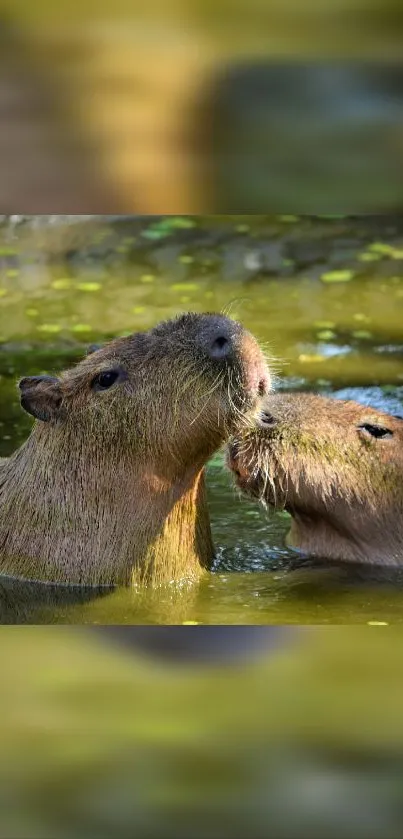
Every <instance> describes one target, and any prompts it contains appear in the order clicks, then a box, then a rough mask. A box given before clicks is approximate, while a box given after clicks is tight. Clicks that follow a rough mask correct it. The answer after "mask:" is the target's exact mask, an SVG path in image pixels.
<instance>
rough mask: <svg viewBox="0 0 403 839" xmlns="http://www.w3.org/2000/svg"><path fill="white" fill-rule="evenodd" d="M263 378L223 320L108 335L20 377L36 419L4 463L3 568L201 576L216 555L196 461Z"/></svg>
mask: <svg viewBox="0 0 403 839" xmlns="http://www.w3.org/2000/svg"><path fill="white" fill-rule="evenodd" d="M269 387H270V374H269V370H268V368H267V365H266V362H265V359H264V357H263V354H262V352H261V351H260V349H259V347H258V344H257V343H256V341H255V339H254V338H253V337H252V336H251V335H250V334H249V333H248V332H247V331H246V330H244V329H243V327H242V326H240V324H238V323H235V322H234V321H231V320H229V319H228V318H226V317H223V316H221V315H196V314H186V315H182V316H180V317H178V318H176V319H174V320H172V321H167V322H164V323H161V324H159V325H158V326H156V327H155V328H154V329H151V330H150V331H149V332H144V333H136V334H133V335H131V336H129V337H125V338H118V339H116V340H114V341H111V342H110V343H109V344H106V345H105V346H104V347H101V348H99V349H97V350H96V351H94V352H92V353H90V354H88V355H87V357H86V358H84V359H83V360H82V361H81V362H80V363H79V364H78V365H77V366H76V367H74V368H72V369H71V370H68V371H66V372H64V373H63V374H62V375H61V376H60V378H54V377H50V376H33V377H28V378H24V379H22V380H21V381H20V383H19V388H20V393H21V404H22V406H23V408H24V409H25V410H26V411H28V412H29V413H30V414H32V415H33V416H34V417H35V419H36V423H35V425H34V428H33V430H32V433H31V435H30V437H29V438H28V440H27V441H26V443H25V444H24V445H23V446H22V447H21V448H20V449H19V450H18V451H16V452H15V453H14V454H13V455H12V456H11V457H10V458H8V459H6V460H3V461H1V463H0V573H3V574H9V575H12V576H17V577H23V578H25V579H35V580H44V581H51V582H62V583H70V584H79V585H88V584H90V585H103V584H106V585H109V584H126V585H130V584H136V583H137V582H139V581H143V580H144V581H151V582H157V583H159V582H166V581H171V580H174V579H176V580H178V579H186V578H189V579H191V578H193V579H194V578H197V577H198V576H199V575H200V573H201V572H202V570H203V568H209V566H210V565H211V562H212V558H213V545H212V541H211V533H210V524H209V516H208V511H207V507H206V499H205V485H204V474H203V467H204V465H205V463H206V461H207V460H208V458H209V457H210V456H211V455H212V454H213V452H214V451H215V450H216V449H217V448H218V447H219V446H220V445H221V444H222V443H223V442H224V440H225V439H226V437H227V436H228V435H229V434H230V433H231V432H232V431H233V430H234V427H235V422H236V420H237V418H238V420H239V416H240V415H241V416H243V415H244V414H245V413H247V412H248V410H250V409H251V408H253V407H254V406H255V405H256V404H257V402H258V401H259V399H260V398H261V395H262V394H264V393H265V392H267V390H268V389H269Z"/></svg>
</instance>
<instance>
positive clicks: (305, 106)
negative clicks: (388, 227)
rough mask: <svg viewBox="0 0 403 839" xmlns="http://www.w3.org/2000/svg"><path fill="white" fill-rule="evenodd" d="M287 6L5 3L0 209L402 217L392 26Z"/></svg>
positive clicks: (386, 13)
mask: <svg viewBox="0 0 403 839" xmlns="http://www.w3.org/2000/svg"><path fill="white" fill-rule="evenodd" d="M294 5H295V4H293V3H291V4H289V8H288V11H287V14H288V23H289V32H288V39H287V37H285V34H284V33H285V32H287V27H286V24H287V20H286V15H285V13H284V11H283V12H281V10H280V7H279V5H278V4H277V3H272V4H271V10H270V12H268V10H267V9H265V7H264V6H263V4H261V3H259V2H258V0H255V2H254V3H253V4H252V8H251V9H250V10H249V15H248V21H247V24H248V25H247V27H246V26H245V25H246V21H245V20H244V17H243V15H242V14H241V11H240V9H239V8H238V7H235V10H233V11H231V13H230V11H229V9H227V11H226V9H225V8H224V7H223V8H221V9H218V10H216V11H215V13H214V12H213V9H212V8H210V5H209V4H207V7H206V9H204V10H203V9H202V8H201V7H199V4H197V3H191V4H190V5H189V6H188V7H184V5H183V3H180V2H177V3H174V4H172V3H171V2H170V3H168V5H166V6H162V5H161V4H158V3H155V2H154V3H153V4H151V6H150V8H149V9H148V10H147V9H144V8H142V4H140V5H138V7H136V15H134V13H133V12H132V11H129V10H128V9H127V8H126V7H125V4H124V3H123V2H122V1H121V2H120V3H118V5H117V7H116V10H114V11H112V10H110V9H108V10H107V9H105V8H102V7H101V8H100V10H99V12H98V17H94V16H93V12H92V14H91V13H90V11H89V9H88V8H87V6H86V4H85V3H84V5H83V7H82V8H81V9H80V10H78V9H76V7H75V6H74V5H73V7H72V8H71V15H69V14H68V9H67V7H66V8H64V4H63V3H61V5H60V6H59V5H58V16H57V15H56V16H55V13H54V12H53V14H52V7H51V6H49V4H46V2H45V0H43V2H42V3H40V4H39V5H38V6H37V7H36V12H35V14H33V13H32V10H31V9H30V7H29V6H28V4H27V3H26V2H24V0H19V2H18V3H17V4H16V5H15V6H13V7H11V6H10V8H9V10H8V18H7V20H5V21H3V23H2V24H1V27H0V46H1V53H0V68H1V76H0V78H1V81H0V152H1V153H0V213H94V212H95V213H126V212H128V213H131V212H139V211H140V212H145V213H152V214H153V213H200V212H225V213H228V212H232V213H245V212H246V213H259V212H267V211H275V212H296V213H313V212H314V213H329V214H337V213H346V212H347V213H376V212H379V213H382V212H396V211H399V210H401V209H402V206H403V163H402V161H403V69H402V65H401V63H400V60H399V59H398V58H395V59H394V58H393V57H394V56H395V55H399V53H397V51H396V49H395V48H394V42H395V41H396V40H398V37H399V31H400V30H399V27H400V29H402V28H403V27H402V26H401V24H400V20H399V15H398V14H397V12H396V10H395V12H394V13H395V18H396V16H397V19H395V18H393V9H392V8H389V6H388V4H387V5H386V7H385V8H384V10H383V12H382V13H381V10H380V9H377V7H376V6H374V5H373V4H372V5H371V7H369V4H367V5H366V4H365V3H364V4H362V7H361V8H358V7H357V8H356V9H346V8H345V6H344V4H343V3H341V0H338V2H336V0H333V3H330V4H328V5H329V10H328V12H327V13H325V12H324V9H323V8H322V5H323V4H321V3H317V4H313V6H315V5H316V7H320V8H316V9H315V8H313V6H312V8H311V9H310V7H308V8H307V19H306V21H305V25H304V24H303V22H302V21H300V29H298V25H299V24H298V20H299V17H298V10H297V9H296V8H294ZM308 12H310V14H308ZM354 12H355V14H354ZM227 16H228V17H229V18H230V24H231V25H230V27H229V28H228V27H225V26H224V25H223V24H224V22H225V21H226V19H227ZM343 19H344V21H345V26H344V29H343ZM309 21H310V22H309ZM365 21H367V24H368V25H367V27H365V26H364V25H363V24H364V23H365ZM262 27H263V28H262ZM354 31H356V34H357V37H356V40H355V42H354V40H353V38H352V33H353V32H354ZM265 32H267V33H269V34H267V35H266V36H264V34H262V33H265ZM342 32H344V39H343V38H341V36H340V33H342ZM369 32H372V34H373V38H372V41H371V38H369V35H368V33H369ZM338 33H339V35H338ZM338 38H339V41H338ZM337 43H339V47H338V48H337V46H335V44H337ZM353 43H355V44H356V47H355V49H352V46H351V45H352V44H353ZM346 45H347V49H346ZM349 45H350V47H349ZM343 47H344V49H343Z"/></svg>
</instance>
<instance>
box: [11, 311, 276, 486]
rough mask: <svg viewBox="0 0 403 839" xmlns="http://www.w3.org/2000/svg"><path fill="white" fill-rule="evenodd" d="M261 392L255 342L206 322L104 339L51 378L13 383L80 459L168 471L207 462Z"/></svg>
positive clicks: (238, 329)
mask: <svg viewBox="0 0 403 839" xmlns="http://www.w3.org/2000/svg"><path fill="white" fill-rule="evenodd" d="M269 386H270V378H269V372H268V369H267V367H266V364H265V361H264V358H263V355H262V353H261V351H260V349H259V347H258V345H257V343H256V341H255V339H254V338H253V337H252V336H251V335H250V334H249V333H248V332H247V331H246V330H244V329H243V327H242V326H240V324H238V323H235V322H233V321H231V320H229V319H228V318H226V317H223V316H220V315H207V314H206V315H197V314H186V315H183V316H181V317H178V318H177V319H175V320H172V321H167V322H165V323H161V324H159V325H158V326H156V327H155V328H154V329H151V330H150V331H149V332H144V333H136V334H133V335H130V336H129V337H125V338H118V339H116V340H114V341H111V342H110V343H109V344H107V345H106V346H105V347H101V348H98V349H96V348H95V350H94V351H93V352H90V353H89V354H88V355H87V357H86V358H84V359H83V360H82V361H81V362H80V363H79V364H78V365H77V366H76V367H74V368H73V369H71V370H68V371H67V372H65V373H63V374H62V375H61V376H60V378H53V377H50V376H33V377H28V378H24V379H22V380H21V381H20V383H19V388H20V391H21V404H22V407H23V408H24V409H25V410H26V411H28V412H29V413H30V414H32V415H33V416H34V417H35V418H36V419H37V420H39V421H40V423H42V424H43V423H45V424H46V425H47V427H48V428H49V430H51V429H53V430H54V432H55V434H56V435H57V436H58V437H59V438H61V437H63V435H64V434H68V435H69V437H70V438H71V441H76V445H79V444H81V445H84V446H85V447H86V451H87V454H88V457H90V455H91V452H93V451H94V450H96V452H97V453H98V454H97V457H100V458H102V457H106V456H107V455H108V454H109V453H113V452H117V453H120V452H122V451H123V450H124V451H125V452H126V453H127V455H129V456H131V455H135V457H136V460H137V461H138V462H139V466H140V467H141V466H142V465H143V464H144V461H149V460H150V459H151V460H152V462H153V463H154V464H155V465H156V467H157V469H158V466H159V467H161V466H162V465H163V466H164V468H165V469H166V471H168V472H169V471H170V470H172V469H175V468H176V467H177V466H178V465H179V467H181V466H183V465H185V464H186V463H189V462H195V463H196V462H198V461H199V460H200V459H201V460H204V459H206V457H208V456H209V454H210V453H211V452H212V451H214V449H216V448H217V447H218V446H219V445H220V443H221V442H222V440H223V439H224V437H225V435H227V434H228V433H229V432H230V430H231V429H233V425H234V420H235V418H236V416H237V415H238V414H239V412H241V413H242V412H244V411H247V410H248V409H249V408H250V407H252V406H253V405H254V404H255V403H256V400H257V399H258V398H259V395H262V394H263V393H265V392H266V391H267V390H268V389H269Z"/></svg>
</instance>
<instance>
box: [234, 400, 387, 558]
mask: <svg viewBox="0 0 403 839" xmlns="http://www.w3.org/2000/svg"><path fill="white" fill-rule="evenodd" d="M365 424H367V425H368V424H369V425H371V426H373V425H375V426H380V427H382V428H385V429H389V431H390V432H391V436H388V437H385V438H383V439H382V438H378V439H377V438H374V437H373V436H372V435H371V434H370V433H369V432H368V430H367V429H364V428H362V426H363V425H365ZM228 452H229V454H228V463H229V466H230V468H231V469H232V470H233V471H234V472H235V474H236V480H237V483H238V486H239V487H240V488H241V489H242V490H243V491H245V492H246V493H247V494H249V495H253V496H255V497H258V498H261V499H262V500H263V501H264V502H266V503H267V504H269V505H273V506H274V507H277V508H284V509H286V510H287V511H288V512H289V513H290V514H291V515H292V526H291V531H290V535H289V544H290V545H293V546H295V547H298V548H299V549H301V550H302V551H304V552H305V553H308V554H311V555H313V556H320V557H323V558H329V559H335V560H341V561H350V562H365V563H373V564H378V563H379V564H385V565H395V566H399V565H402V564H403V421H402V419H399V418H397V417H392V416H389V415H388V414H385V413H383V412H381V411H377V410H374V409H372V408H368V407H365V406H363V405H359V404H357V403H355V402H342V401H339V400H337V399H326V398H323V397H320V396H314V395H310V394H294V395H292V394H286V395H283V394H274V395H269V396H268V397H266V398H265V400H264V402H263V410H262V411H261V410H258V412H257V413H256V415H255V418H254V420H253V425H250V424H249V425H245V426H244V427H243V428H242V429H241V431H240V433H239V434H237V436H236V437H234V438H233V439H232V440H231V441H230V444H229V448H228Z"/></svg>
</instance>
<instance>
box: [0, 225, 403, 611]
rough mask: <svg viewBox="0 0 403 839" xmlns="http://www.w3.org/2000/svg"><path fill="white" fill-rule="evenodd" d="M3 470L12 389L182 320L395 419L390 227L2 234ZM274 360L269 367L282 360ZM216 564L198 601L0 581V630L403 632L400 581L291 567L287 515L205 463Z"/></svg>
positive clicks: (189, 595) (397, 304)
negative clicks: (219, 330)
mask: <svg viewBox="0 0 403 839" xmlns="http://www.w3.org/2000/svg"><path fill="white" fill-rule="evenodd" d="M0 234H1V238H0V341H1V343H0V394H1V405H0V438H1V439H0V456H7V455H8V454H10V453H11V452H12V451H13V450H14V449H15V448H16V447H17V446H18V445H20V444H21V442H22V441H23V440H24V439H25V438H26V436H27V434H28V433H29V429H30V426H31V423H30V420H29V418H28V417H27V415H25V414H23V412H22V411H21V409H20V406H19V403H18V399H17V393H16V388H15V381H16V378H17V377H19V376H21V375H27V374H28V375H29V374H33V373H42V372H48V373H51V372H57V371H58V370H60V369H62V368H63V367H65V366H68V365H70V364H72V363H74V362H75V361H76V360H78V359H79V358H80V357H81V356H82V354H83V351H84V348H85V345H86V344H88V343H90V342H92V341H94V340H99V339H105V338H109V337H112V336H114V335H121V334H127V333H130V332H132V331H136V330H144V329H148V328H150V327H151V326H152V325H154V324H155V323H157V322H158V321H160V320H162V319H164V318H167V317H171V316H173V315H175V314H177V313H179V312H182V311H187V310H193V311H197V312H203V311H225V312H227V313H230V314H231V315H232V316H234V317H237V318H239V319H240V320H241V321H242V322H243V323H244V324H245V325H246V326H247V327H248V328H249V329H251V330H252V331H253V332H254V333H255V335H256V336H257V337H258V338H259V339H260V340H261V341H262V342H263V343H264V344H265V345H266V346H267V347H268V349H269V352H270V353H271V354H272V355H273V356H274V358H275V359H276V360H275V368H276V370H277V371H278V374H279V382H278V386H279V387H282V388H286V389H294V390H295V389H302V390H304V389H305V390H306V389H309V390H315V391H318V392H321V393H326V394H328V393H330V394H331V393H335V395H337V396H348V397H351V398H356V399H359V400H362V401H364V402H366V403H367V404H372V405H376V406H377V407H379V408H383V409H385V410H390V411H391V412H396V413H402V406H403V364H402V360H403V328H402V314H403V228H402V223H401V220H399V219H398V220H397V221H396V220H385V221H382V220H371V219H369V220H367V221H362V220H361V221H360V220H357V219H355V220H354V219H350V220H349V219H345V220H340V219H327V220H324V219H322V220H316V221H315V220H314V219H308V218H306V219H298V218H297V217H295V216H283V217H273V216H272V217H263V216H259V217H239V216H237V217H228V216H227V217H204V218H202V219H196V218H188V217H180V218H172V217H169V218H168V219H164V218H162V219H154V218H152V217H149V218H148V219H140V218H139V217H137V218H135V219H127V218H126V219H122V220H121V221H116V220H115V221H108V222H106V220H102V219H100V220H98V221H97V222H94V221H88V222H82V223H81V224H78V225H77V224H72V225H58V224H53V225H46V224H44V223H43V221H42V223H35V224H34V223H32V224H28V225H24V224H21V225H15V226H11V227H10V226H9V225H6V226H4V228H2V230H1V231H0ZM280 360H281V361H280ZM207 476H208V488H209V503H210V511H211V519H212V527H213V535H214V540H215V545H216V549H217V557H216V562H215V569H214V573H213V574H211V575H209V576H208V577H207V578H206V579H205V580H203V581H202V582H201V583H200V584H198V585H197V586H190V587H189V586H181V585H171V586H167V587H165V588H163V589H160V590H157V591H148V590H146V591H144V592H141V593H138V592H136V591H126V590H125V591H120V590H119V591H114V592H103V593H102V596H96V595H95V593H94V592H83V591H79V590H74V589H63V588H61V587H59V588H58V589H55V588H53V587H49V586H38V587H35V586H32V585H27V584H23V583H18V584H16V583H13V582H12V581H11V580H6V579H3V580H2V583H1V585H0V621H1V622H3V623H13V622H28V623H85V624H98V623H122V624H123V623H128V624H130V623H143V624H148V623H150V624H161V623H185V622H197V623H205V624H213V623H214V624H217V623H223V624H225V623H227V624H236V623H239V624H248V623H252V624H253V623H255V624H256V623H278V624H281V623H294V624H301V623H361V622H363V623H367V622H372V621H379V622H386V623H391V622H402V620H403V618H402V616H403V608H402V606H403V586H401V584H399V581H398V580H395V581H393V583H392V584H391V583H387V582H382V584H381V583H380V582H374V581H372V582H371V583H369V582H368V581H367V582H362V581H360V582H357V581H354V580H352V579H351V578H350V577H348V576H346V575H344V574H343V573H338V572H336V573H333V572H330V573H329V572H328V571H327V570H326V569H320V570H314V569H312V568H308V567H305V568H304V567H303V566H301V567H299V568H296V567H295V553H294V552H292V551H291V550H289V549H287V548H286V547H285V541H284V540H285V536H286V534H287V531H288V527H289V518H288V516H287V515H286V514H280V513H267V512H265V511H263V509H260V507H259V506H257V505H256V504H253V503H251V502H250V501H248V500H245V499H240V498H239V497H238V495H237V493H236V491H235V490H234V488H233V486H232V483H231V479H230V476H229V475H228V474H227V473H226V470H225V467H224V465H223V458H222V453H218V455H216V456H215V458H214V459H213V460H212V461H211V462H210V463H209V465H208V470H207Z"/></svg>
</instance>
